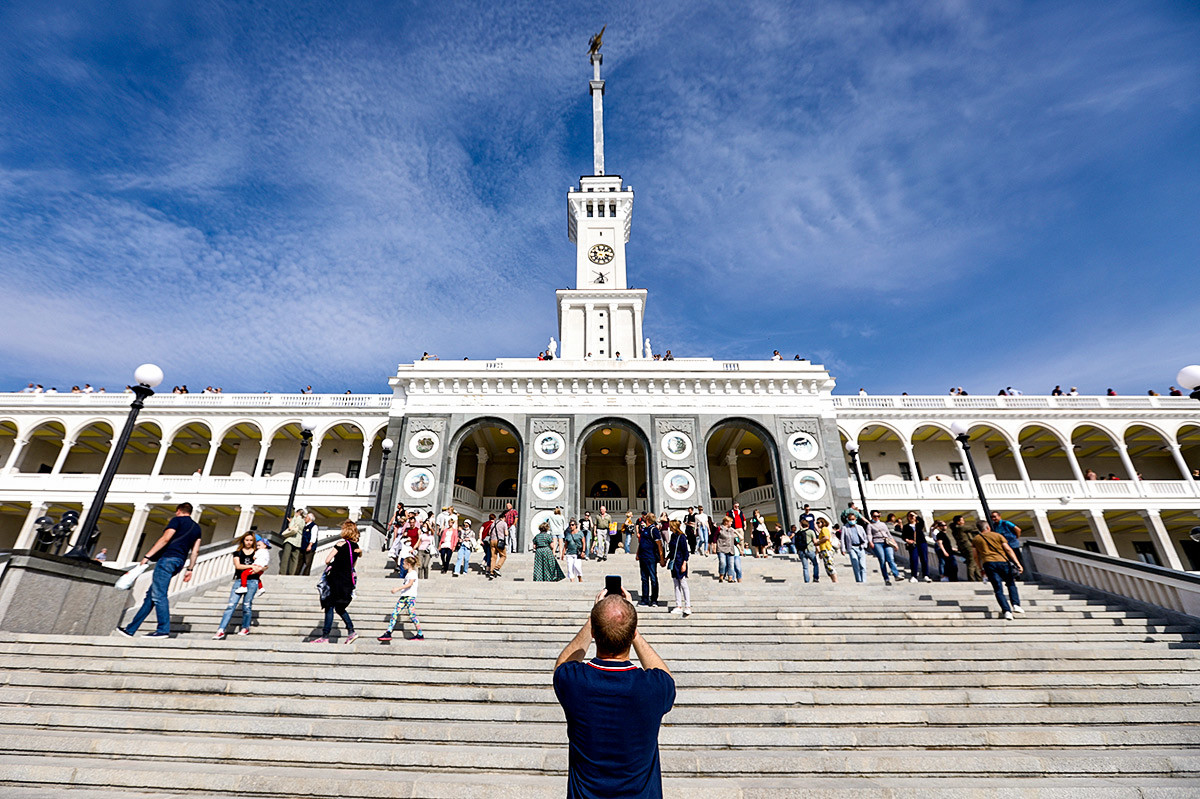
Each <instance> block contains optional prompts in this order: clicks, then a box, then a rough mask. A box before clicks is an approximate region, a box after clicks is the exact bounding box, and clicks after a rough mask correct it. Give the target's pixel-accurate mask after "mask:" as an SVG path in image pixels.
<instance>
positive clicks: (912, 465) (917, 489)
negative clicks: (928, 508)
mask: <svg viewBox="0 0 1200 799" xmlns="http://www.w3.org/2000/svg"><path fill="white" fill-rule="evenodd" d="M900 443H901V444H902V445H903V446H904V457H905V458H907V459H908V468H909V469H910V470H911V471H912V484H913V492H914V493H915V494H916V495H917V496H918V497H923V496H925V492H924V491H922V490H921V473H920V472H919V471H918V470H917V458H916V456H915V455H914V454H913V446H912V442H911V441H901V442H900Z"/></svg>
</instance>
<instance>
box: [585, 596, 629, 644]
mask: <svg viewBox="0 0 1200 799" xmlns="http://www.w3.org/2000/svg"><path fill="white" fill-rule="evenodd" d="M636 634H637V609H636V608H634V606H633V605H632V604H630V603H629V601H628V600H626V599H625V598H624V597H620V596H606V597H604V599H601V600H600V601H599V602H597V603H596V604H595V605H594V606H593V607H592V638H594V639H595V640H596V655H597V656H599V657H604V656H606V655H608V656H612V655H620V656H624V655H627V654H628V653H629V647H631V646H632V645H633V637H634V636H635V635H636Z"/></svg>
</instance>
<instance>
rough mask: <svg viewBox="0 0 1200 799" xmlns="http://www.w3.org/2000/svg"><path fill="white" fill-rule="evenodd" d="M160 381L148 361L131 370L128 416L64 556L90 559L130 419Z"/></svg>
mask: <svg viewBox="0 0 1200 799" xmlns="http://www.w3.org/2000/svg"><path fill="white" fill-rule="evenodd" d="M162 381H163V371H162V369H159V368H158V367H157V366H155V365H154V364H152V363H144V364H142V365H141V366H139V367H138V368H137V369H135V370H134V371H133V394H134V398H133V403H132V404H130V406H129V416H128V417H126V419H125V429H123V430H122V431H121V437H120V438H119V439H117V442H116V443H115V444H114V445H113V446H114V447H116V450H115V451H114V452H113V456H112V457H111V458H109V460H108V468H107V469H105V470H104V476H103V477H101V478H100V486H99V488H97V489H96V496H95V497H94V498H93V499H92V504H91V507H89V508H88V514H87V517H86V518H84V520H83V524H82V525H80V527H79V535H78V537H76V539H75V546H74V547H73V548H72V549H71V551H70V552H68V553H67V554H66V557H68V558H81V559H83V560H90V559H91V557H92V549H93V548H94V547H95V546H96V541H97V540H99V538H100V531H99V530H97V529H96V525H97V523H98V522H99V521H100V511H102V510H104V499H105V498H106V497H107V496H108V489H109V487H110V486H111V485H112V481H113V478H114V477H116V476H117V468H118V467H119V466H120V465H121V456H122V455H124V454H125V447H126V445H127V444H129V437H130V436H131V435H133V426H134V423H135V422H136V421H137V417H138V413H139V412H140V411H141V410H142V406H143V405H145V403H146V399H147V398H148V397H152V396H154V388H155V387H156V386H157V385H158V384H159V383H161V382H162Z"/></svg>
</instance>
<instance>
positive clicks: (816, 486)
mask: <svg viewBox="0 0 1200 799" xmlns="http://www.w3.org/2000/svg"><path fill="white" fill-rule="evenodd" d="M792 487H793V488H795V489H796V493H797V494H799V495H800V496H801V497H803V498H804V499H807V500H810V501H811V500H817V499H820V498H821V497H823V496H825V479H824V478H823V477H821V475H819V474H817V473H816V472H814V471H812V470H811V469H805V470H804V471H802V472H797V473H796V476H795V477H794V478H793V479H792Z"/></svg>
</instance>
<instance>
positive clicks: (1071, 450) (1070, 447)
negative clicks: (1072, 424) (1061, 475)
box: [1063, 442, 1087, 490]
mask: <svg viewBox="0 0 1200 799" xmlns="http://www.w3.org/2000/svg"><path fill="white" fill-rule="evenodd" d="M1063 452H1065V453H1066V455H1067V463H1069V464H1071V473H1072V474H1074V475H1075V479H1076V480H1078V481H1079V482H1080V483H1081V484H1082V483H1085V482H1087V481H1086V480H1084V479H1083V469H1080V468H1079V459H1078V458H1076V457H1075V445H1074V444H1072V443H1070V442H1067V445H1066V446H1065V447H1064V448H1063ZM1086 489H1087V486H1085V485H1080V490H1086Z"/></svg>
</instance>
